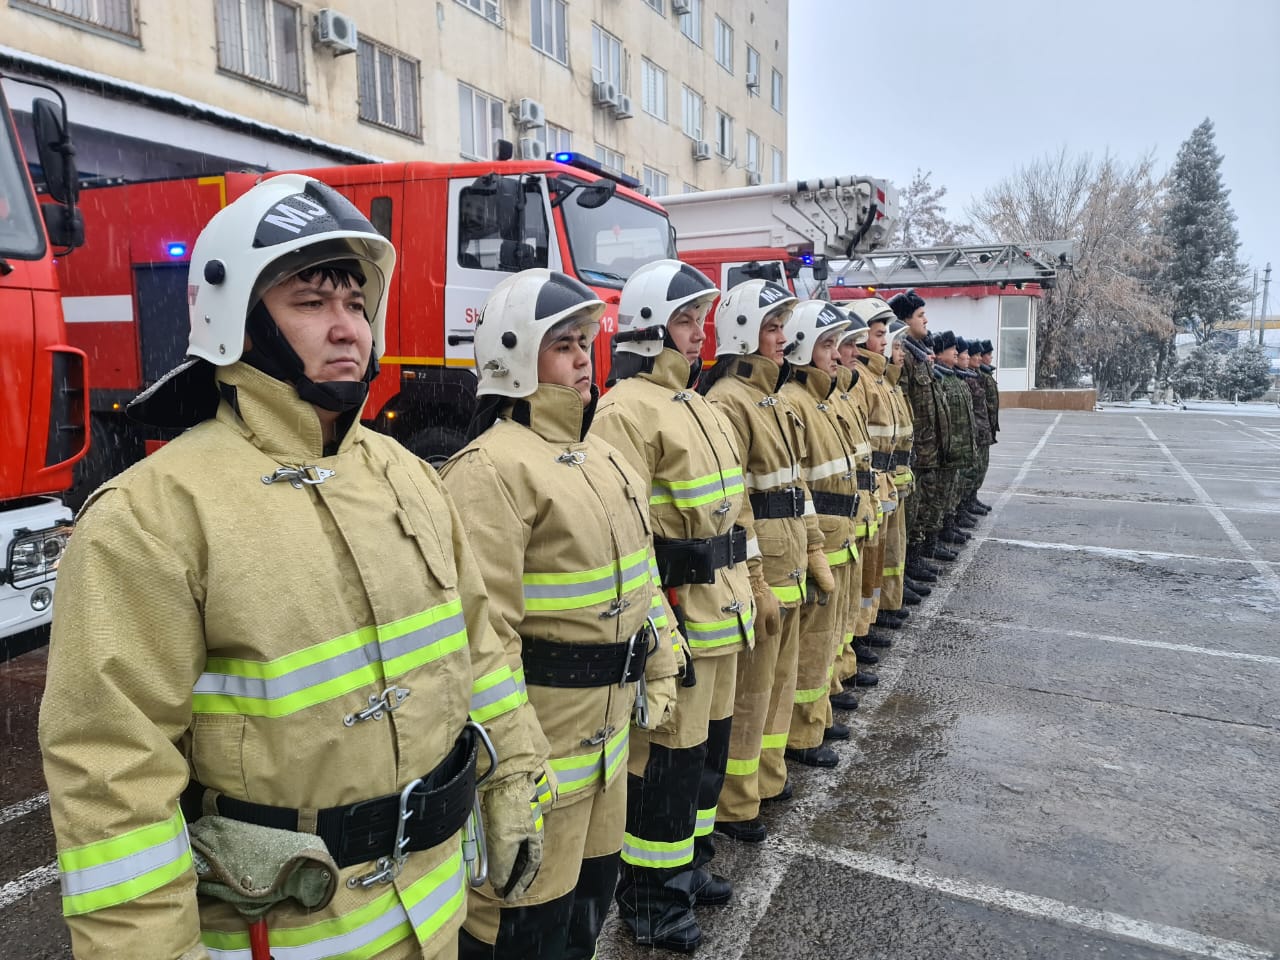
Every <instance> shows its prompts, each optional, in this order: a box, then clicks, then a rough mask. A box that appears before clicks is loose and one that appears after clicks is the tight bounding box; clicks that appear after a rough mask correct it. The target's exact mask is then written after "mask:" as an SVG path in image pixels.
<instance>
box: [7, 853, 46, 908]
mask: <svg viewBox="0 0 1280 960" xmlns="http://www.w3.org/2000/svg"><path fill="white" fill-rule="evenodd" d="M57 881H58V861H56V860H55V861H53V862H52V863H46V864H45V865H44V866H43V867H36V868H35V869H34V870H28V871H27V872H26V873H24V874H23V875H22V876H20V877H18V878H16V879H14V880H10V881H9V882H8V883H6V884H4V885H3V886H0V910H4V909H5V908H7V907H9V906H10V905H12V904H14V903H17V902H18V901H19V900H21V899H22V898H24V897H27V896H30V895H31V894H33V893H35V892H36V891H37V890H39V889H40V888H41V887H47V886H48V885H49V884H51V883H56V882H57Z"/></svg>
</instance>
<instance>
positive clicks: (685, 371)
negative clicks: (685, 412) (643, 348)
mask: <svg viewBox="0 0 1280 960" xmlns="http://www.w3.org/2000/svg"><path fill="white" fill-rule="evenodd" d="M639 376H640V379H641V380H648V381H649V382H650V383H656V384H657V385H658V386H660V387H668V388H669V389H671V390H677V391H679V390H688V389H689V387H690V384H689V380H690V379H691V378H692V376H693V367H692V366H691V365H690V364H689V361H688V360H686V359H685V358H684V354H682V353H679V352H677V351H675V350H672V349H671V348H670V347H664V348H663V350H662V352H661V353H660V354H658V355H657V356H656V357H654V358H653V368H652V369H651V370H649V371H648V372H646V373H642V374H640V375H639Z"/></svg>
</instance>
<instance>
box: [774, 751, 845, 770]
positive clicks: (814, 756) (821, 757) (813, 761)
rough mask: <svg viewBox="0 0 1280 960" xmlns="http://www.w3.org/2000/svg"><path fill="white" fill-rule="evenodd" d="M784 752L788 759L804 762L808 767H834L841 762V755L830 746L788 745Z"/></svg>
mask: <svg viewBox="0 0 1280 960" xmlns="http://www.w3.org/2000/svg"><path fill="white" fill-rule="evenodd" d="M784 754H785V756H786V758H787V759H788V760H794V761H795V762H796V763H803V764H804V765H805V766H806V767H834V766H835V765H836V764H838V763H839V762H840V757H839V755H838V754H837V753H836V752H835V751H834V750H832V749H831V748H830V747H822V746H818V747H805V748H804V749H799V748H797V747H787V749H786V750H785V751H784Z"/></svg>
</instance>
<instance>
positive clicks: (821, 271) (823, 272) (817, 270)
mask: <svg viewBox="0 0 1280 960" xmlns="http://www.w3.org/2000/svg"><path fill="white" fill-rule="evenodd" d="M829 274H830V268H829V267H828V266H827V258H826V257H814V258H813V279H814V280H816V281H817V282H818V283H821V282H822V281H823V280H825V279H827V277H828V275H829Z"/></svg>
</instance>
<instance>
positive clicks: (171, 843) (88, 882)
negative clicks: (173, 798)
mask: <svg viewBox="0 0 1280 960" xmlns="http://www.w3.org/2000/svg"><path fill="white" fill-rule="evenodd" d="M190 869H191V842H190V840H188V839H187V823H186V821H185V820H184V819H183V818H182V811H181V810H179V811H177V812H175V813H174V815H173V816H172V817H170V818H169V819H168V820H165V821H164V822H162V823H153V824H150V825H148V826H145V827H139V828H138V829H136V830H130V831H129V832H128V833H122V834H120V836H118V837H110V838H108V839H106V840H99V841H98V842H96V843H88V844H85V845H84V846H82V847H75V848H73V849H71V850H64V851H62V852H61V853H59V854H58V870H59V872H60V876H59V881H60V883H61V884H62V913H63V915H64V916H68V917H74V916H78V915H80V914H82V913H92V912H93V911H94V910H101V909H102V908H104V907H114V906H116V905H117V904H121V903H127V902H128V901H130V900H133V899H135V898H137V897H140V896H142V895H143V894H144V893H150V892H151V891H152V890H158V889H159V888H160V887H163V886H164V885H165V884H166V883H170V882H172V881H173V880H175V879H177V878H178V877H180V876H182V874H184V873H186V872H187V870H190Z"/></svg>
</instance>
